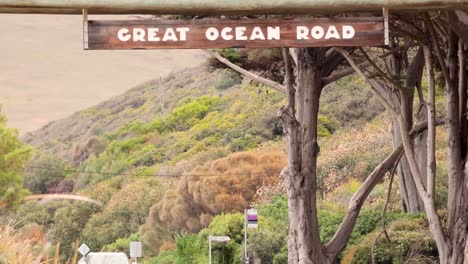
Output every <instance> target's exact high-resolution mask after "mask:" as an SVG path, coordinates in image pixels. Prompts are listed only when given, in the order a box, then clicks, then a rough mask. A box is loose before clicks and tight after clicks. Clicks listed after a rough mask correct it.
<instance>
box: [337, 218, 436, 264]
mask: <svg viewBox="0 0 468 264" xmlns="http://www.w3.org/2000/svg"><path fill="white" fill-rule="evenodd" d="M387 230H388V234H389V236H390V239H391V240H392V241H391V243H389V242H388V241H387V240H386V239H385V236H381V237H380V238H379V240H377V243H376V246H375V249H374V254H375V259H376V263H379V264H380V263H381V264H384V263H385V264H386V263H388V264H392V263H411V261H418V260H424V259H426V260H429V259H432V260H436V256H437V248H436V245H435V242H434V241H433V240H432V236H431V234H430V231H429V229H428V227H427V223H426V220H425V219H424V218H423V217H421V216H419V217H414V216H413V217H409V218H408V217H405V218H403V219H400V220H397V221H394V222H392V223H390V224H389V225H388V228H387ZM377 235H378V231H376V232H373V233H370V234H368V235H367V236H365V237H364V239H363V240H362V241H361V242H359V243H357V244H355V245H353V246H351V247H349V248H348V249H347V250H346V252H345V253H344V256H343V261H342V263H347V264H348V263H353V264H364V263H371V258H372V255H371V248H372V244H373V241H374V240H375V238H376V236H377ZM418 263H420V262H418ZM422 263H425V262H422Z"/></svg>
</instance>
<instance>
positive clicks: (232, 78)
mask: <svg viewBox="0 0 468 264" xmlns="http://www.w3.org/2000/svg"><path fill="white" fill-rule="evenodd" d="M241 82H242V77H241V76H240V75H239V74H238V73H237V72H235V71H233V70H229V69H226V70H223V71H221V72H220V74H219V76H218V78H217V80H216V82H215V83H214V87H215V88H216V89H218V90H224V89H227V88H230V87H232V86H234V85H237V84H240V83H241Z"/></svg>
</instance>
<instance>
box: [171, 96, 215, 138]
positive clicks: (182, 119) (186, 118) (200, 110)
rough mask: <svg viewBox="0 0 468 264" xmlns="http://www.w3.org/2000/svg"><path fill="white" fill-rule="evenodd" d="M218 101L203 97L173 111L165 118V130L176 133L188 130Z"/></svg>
mask: <svg viewBox="0 0 468 264" xmlns="http://www.w3.org/2000/svg"><path fill="white" fill-rule="evenodd" d="M218 100H219V98H218V97H211V96H204V97H201V98H200V99H197V100H194V101H191V102H189V103H187V104H184V105H182V106H180V107H178V108H176V109H174V110H173V111H172V113H171V114H170V115H169V117H168V118H167V121H166V127H167V129H169V130H176V131H183V130H187V129H189V128H190V127H192V126H193V125H195V124H196V123H198V122H199V121H200V120H201V119H202V118H203V117H205V115H206V114H207V113H208V111H209V110H210V108H211V107H212V106H213V105H214V104H216V103H217V102H218Z"/></svg>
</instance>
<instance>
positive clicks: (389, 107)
mask: <svg viewBox="0 0 468 264" xmlns="http://www.w3.org/2000/svg"><path fill="white" fill-rule="evenodd" d="M335 49H336V50H338V52H340V53H341V54H342V55H343V57H345V58H346V60H348V63H349V64H350V65H351V67H352V68H353V69H354V70H355V71H356V72H357V74H358V75H359V76H360V77H361V78H362V79H363V80H364V81H366V82H367V83H369V84H370V86H371V90H372V91H373V92H374V94H375V95H376V96H377V97H378V98H379V99H380V101H381V102H382V104H383V105H384V106H385V108H386V109H387V110H388V111H389V112H390V113H391V114H392V115H393V116H394V117H397V116H398V112H397V111H396V110H395V108H394V106H393V105H392V104H391V103H390V102H389V101H388V99H387V98H385V95H384V94H382V93H381V92H379V91H378V90H377V89H375V86H376V83H375V82H372V81H371V80H370V79H369V78H367V76H366V75H365V74H364V73H363V72H362V71H361V69H360V68H359V66H357V65H356V63H355V62H354V60H353V59H352V58H351V56H350V55H349V54H348V52H346V51H345V50H343V49H341V48H335Z"/></svg>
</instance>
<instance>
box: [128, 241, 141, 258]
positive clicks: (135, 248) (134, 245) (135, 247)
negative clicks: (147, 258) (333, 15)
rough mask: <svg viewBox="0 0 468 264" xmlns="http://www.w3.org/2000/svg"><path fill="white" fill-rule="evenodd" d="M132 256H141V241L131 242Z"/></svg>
mask: <svg viewBox="0 0 468 264" xmlns="http://www.w3.org/2000/svg"><path fill="white" fill-rule="evenodd" d="M130 257H132V258H140V257H141V242H130Z"/></svg>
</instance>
